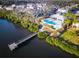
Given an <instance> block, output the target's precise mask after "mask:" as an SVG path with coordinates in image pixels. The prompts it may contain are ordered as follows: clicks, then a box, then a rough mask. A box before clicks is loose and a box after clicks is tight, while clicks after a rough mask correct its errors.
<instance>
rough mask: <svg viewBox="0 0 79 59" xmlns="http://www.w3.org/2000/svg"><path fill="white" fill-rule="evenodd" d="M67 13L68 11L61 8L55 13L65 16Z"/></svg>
mask: <svg viewBox="0 0 79 59" xmlns="http://www.w3.org/2000/svg"><path fill="white" fill-rule="evenodd" d="M67 12H68V9H64V8H61V9H58V10H57V13H59V14H65V13H67Z"/></svg>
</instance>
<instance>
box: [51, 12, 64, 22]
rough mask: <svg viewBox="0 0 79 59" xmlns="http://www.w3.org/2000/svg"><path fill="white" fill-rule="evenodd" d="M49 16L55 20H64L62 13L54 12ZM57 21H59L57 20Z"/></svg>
mask: <svg viewBox="0 0 79 59" xmlns="http://www.w3.org/2000/svg"><path fill="white" fill-rule="evenodd" d="M50 18H53V19H55V20H56V21H60V22H61V23H63V22H64V16H63V15H60V14H58V13H57V14H54V15H51V16H50ZM58 23H59V22H58Z"/></svg>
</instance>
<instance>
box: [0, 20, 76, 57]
mask: <svg viewBox="0 0 79 59" xmlns="http://www.w3.org/2000/svg"><path fill="white" fill-rule="evenodd" d="M29 34H31V33H30V32H29V31H28V30H25V29H23V28H21V27H20V26H18V25H15V24H13V23H11V22H8V21H6V20H3V19H0V57H4V58H5V57H13V58H15V57H16V58H17V57H19V58H20V57H22V58H24V57H30V58H32V57H39V58H41V57H42V58H43V57H46V58H47V57H54V58H55V57H65V58H67V57H69V58H70V57H76V56H73V55H70V54H68V53H66V52H64V51H62V50H61V49H59V48H57V47H54V46H50V45H49V44H47V43H46V42H45V41H43V40H39V39H38V38H37V37H33V38H31V39H30V40H28V41H26V42H24V43H23V44H21V45H20V46H19V48H18V49H16V50H14V51H10V50H9V48H8V44H10V43H12V42H15V41H18V40H21V39H22V38H24V37H26V36H28V35H29Z"/></svg>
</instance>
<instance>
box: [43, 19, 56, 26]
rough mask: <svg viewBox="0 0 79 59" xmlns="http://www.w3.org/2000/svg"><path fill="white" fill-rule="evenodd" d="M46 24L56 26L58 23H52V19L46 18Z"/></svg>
mask: <svg viewBox="0 0 79 59" xmlns="http://www.w3.org/2000/svg"><path fill="white" fill-rule="evenodd" d="M44 22H45V23H47V24H52V25H55V24H56V23H55V22H53V21H52V19H51V18H46V19H44Z"/></svg>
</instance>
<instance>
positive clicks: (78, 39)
mask: <svg viewBox="0 0 79 59" xmlns="http://www.w3.org/2000/svg"><path fill="white" fill-rule="evenodd" d="M62 37H63V38H64V40H67V41H68V42H71V43H73V44H76V45H79V36H78V35H77V32H76V30H75V29H74V28H70V29H68V30H67V31H66V32H65V33H64V34H63V35H62Z"/></svg>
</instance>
